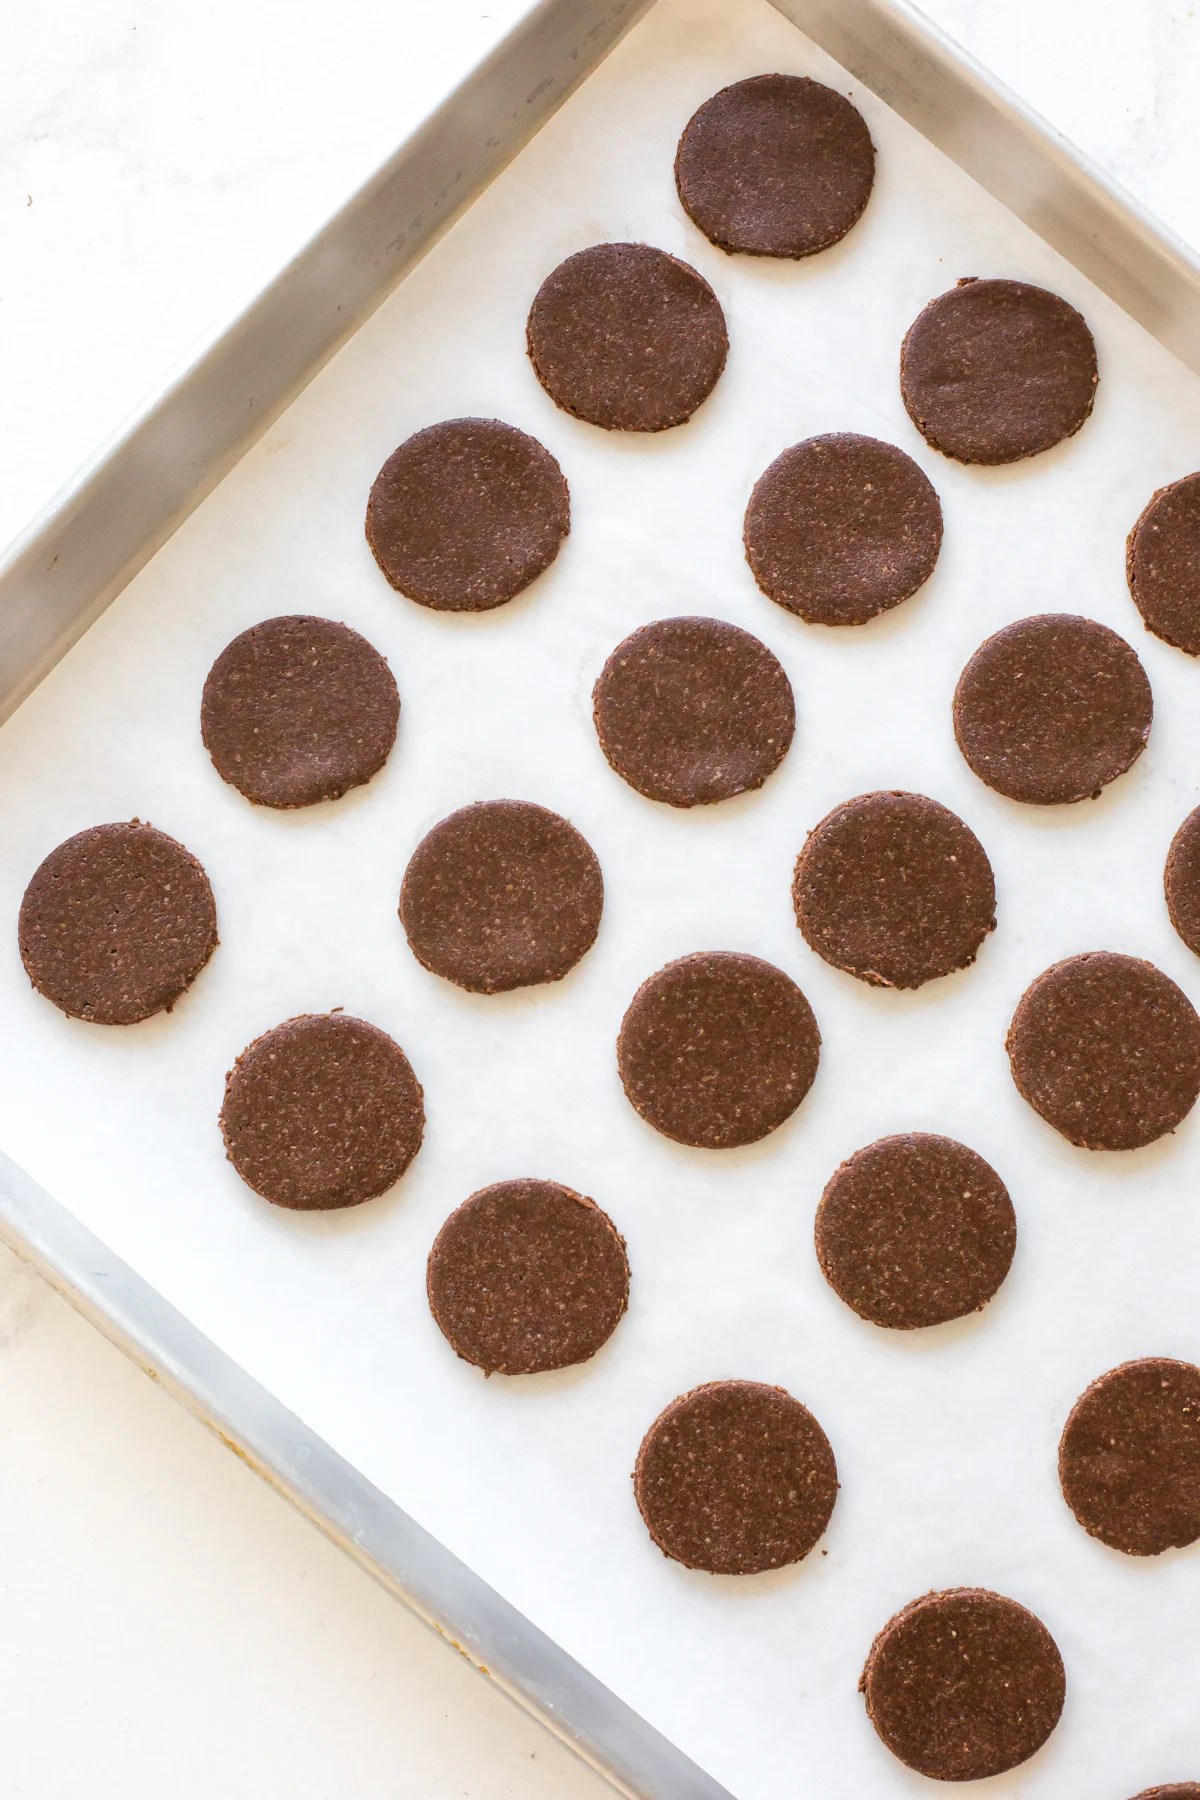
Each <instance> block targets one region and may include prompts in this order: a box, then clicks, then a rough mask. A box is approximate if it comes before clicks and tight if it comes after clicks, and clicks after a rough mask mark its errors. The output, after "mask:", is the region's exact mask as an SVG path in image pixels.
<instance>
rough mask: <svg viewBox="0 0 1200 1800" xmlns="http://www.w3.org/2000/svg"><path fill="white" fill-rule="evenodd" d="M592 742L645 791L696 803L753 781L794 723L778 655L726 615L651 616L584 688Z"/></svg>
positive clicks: (756, 783) (757, 782) (784, 744)
mask: <svg viewBox="0 0 1200 1800" xmlns="http://www.w3.org/2000/svg"><path fill="white" fill-rule="evenodd" d="M592 705H593V714H594V718H595V722H596V733H597V736H598V737H599V739H600V748H601V749H602V750H603V752H604V754H605V756H606V757H607V758H608V760H609V762H610V763H611V764H612V766H613V768H614V769H615V770H616V772H617V774H618V775H620V776H622V777H623V778H624V779H625V780H626V781H627V782H628V783H629V785H630V787H635V788H636V789H637V790H638V792H639V794H645V796H646V798H647V799H648V800H663V801H665V802H666V804H667V805H668V806H703V805H706V804H707V803H708V802H710V801H714V800H728V799H730V798H731V796H732V795H734V794H744V793H745V792H746V791H747V789H749V788H759V787H761V786H762V784H763V782H764V781H765V780H766V779H767V776H768V775H771V774H773V773H774V771H775V770H776V769H777V768H778V767H779V764H780V763H781V762H782V761H783V758H784V757H785V756H786V755H787V752H788V749H789V747H790V745H791V742H792V736H793V733H794V732H795V729H796V704H795V701H794V699H793V697H792V687H791V683H790V682H789V680H788V678H787V676H786V674H785V673H784V670H783V665H782V664H781V663H780V662H779V660H778V658H777V657H775V656H774V655H772V653H771V651H770V650H768V649H767V647H766V645H765V644H760V643H759V641H758V639H757V638H756V637H751V636H750V633H749V632H748V631H740V630H739V629H738V627H737V626H736V625H729V624H727V623H726V622H725V620H724V619H659V620H657V622H656V623H655V624H653V625H643V627H642V629H641V630H640V631H635V632H634V633H633V635H632V636H631V637H627V638H626V639H625V641H624V643H622V644H618V645H617V648H616V649H615V650H614V651H613V653H612V655H611V656H610V657H609V659H608V661H607V662H606V663H605V665H604V668H603V669H602V670H601V673H600V679H599V680H598V681H597V683H596V686H595V689H594V691H593V694H592Z"/></svg>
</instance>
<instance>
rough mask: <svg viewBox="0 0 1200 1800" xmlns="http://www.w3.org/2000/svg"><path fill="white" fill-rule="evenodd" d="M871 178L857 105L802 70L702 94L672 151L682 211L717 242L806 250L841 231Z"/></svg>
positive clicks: (853, 218)
mask: <svg viewBox="0 0 1200 1800" xmlns="http://www.w3.org/2000/svg"><path fill="white" fill-rule="evenodd" d="M874 180H875V146H874V144H873V143H872V142H871V134H870V132H869V131H868V130H867V125H866V120H865V119H864V118H863V116H862V114H861V113H860V112H859V111H858V108H857V107H854V106H851V104H850V102H849V100H846V99H844V98H843V97H842V95H841V94H839V93H836V92H835V91H834V89H833V88H829V87H825V86H824V85H823V84H822V83H821V82H819V81H809V80H808V79H807V77H805V76H802V75H755V76H753V77H751V79H750V80H749V81H735V82H734V84H733V86H732V87H726V88H722V89H721V91H720V93H719V94H714V95H713V97H712V99H711V100H706V101H705V102H704V105H703V106H702V107H700V109H699V111H697V112H694V113H693V114H692V116H691V118H690V119H689V120H688V123H687V125H686V127H685V128H684V133H683V136H682V137H681V138H680V140H679V149H678V151H677V153H676V156H675V185H676V187H677V188H678V189H679V198H680V200H681V201H682V202H683V209H684V211H685V212H686V213H687V214H688V216H689V218H691V219H692V220H693V221H694V223H695V224H697V225H698V226H699V227H700V229H701V231H702V232H703V233H704V235H705V237H706V238H710V239H711V241H712V242H713V243H714V244H718V245H719V246H720V248H721V249H722V250H730V251H741V252H742V253H743V254H744V255H746V256H789V257H800V256H811V255H812V254H813V253H814V251H817V250H826V249H828V247H829V245H830V244H836V243H837V242H838V240H839V238H844V237H845V235H846V233H847V232H848V231H849V230H850V227H851V226H852V225H854V224H856V223H857V221H858V220H859V218H861V216H862V212H863V208H864V207H865V206H866V204H867V201H868V200H869V199H870V197H871V187H872V184H873V183H874Z"/></svg>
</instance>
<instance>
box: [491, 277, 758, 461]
mask: <svg viewBox="0 0 1200 1800" xmlns="http://www.w3.org/2000/svg"><path fill="white" fill-rule="evenodd" d="M526 338H527V346H528V350H529V360H530V361H531V362H532V364H533V367H534V372H535V374H536V375H537V378H538V380H539V381H540V382H541V384H542V386H543V387H544V388H545V390H546V392H547V393H548V394H549V396H550V398H551V399H552V400H553V401H554V403H555V405H556V406H561V407H562V409H563V411H564V412H569V413H573V414H574V416H575V417H576V418H577V419H583V420H585V421H586V422H587V423H588V424H589V425H602V426H604V427H605V429H606V430H609V431H665V430H667V429H668V427H670V426H672V425H682V424H683V423H684V422H685V421H686V420H687V419H690V418H691V416H692V414H693V413H694V412H695V410H696V408H697V407H698V406H699V405H700V403H701V402H702V401H703V400H707V398H708V396H709V394H710V393H711V392H712V390H713V388H714V387H715V386H716V383H717V378H718V376H719V375H720V373H721V370H722V369H723V368H724V367H725V358H726V355H727V354H728V351H729V334H728V332H727V331H726V329H725V315H724V313H723V312H722V311H721V303H720V301H719V300H718V299H717V296H716V295H715V294H714V293H713V291H712V289H711V288H710V287H709V285H708V283H707V281H705V279H704V277H703V276H702V275H699V274H697V272H696V270H695V269H693V268H692V267H691V266H690V264H688V263H685V262H680V261H679V260H678V258H676V257H674V256H668V255H667V253H666V251H665V250H655V249H653V248H652V247H651V246H650V245H649V244H593V245H592V246H591V248H590V249H588V250H579V251H577V252H576V254H575V255H574V256H568V257H567V259H566V261H565V262H561V263H559V265H558V267H557V268H556V269H553V270H552V271H551V272H550V274H549V275H547V277H546V279H545V281H543V283H542V285H541V287H540V288H539V289H538V291H537V294H536V296H535V298H534V302H533V305H532V307H531V308H530V312H529V324H528V327H527V332H526Z"/></svg>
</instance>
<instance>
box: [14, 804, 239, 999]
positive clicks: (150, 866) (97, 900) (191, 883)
mask: <svg viewBox="0 0 1200 1800" xmlns="http://www.w3.org/2000/svg"><path fill="white" fill-rule="evenodd" d="M17 941H18V944H19V945H20V950H21V961H22V962H23V963H24V964H25V973H26V974H27V975H28V976H29V979H30V981H32V983H33V985H34V987H35V988H37V990H38V992H39V993H42V994H45V996H46V998H47V1000H52V1001H53V1002H54V1004H55V1006H57V1007H58V1008H59V1010H60V1011H61V1012H65V1013H69V1014H70V1016H71V1017H72V1018H73V1019H88V1020H90V1021H92V1022H93V1023H94V1024H97V1025H136V1024H137V1022H138V1021H139V1020H140V1019H148V1018H149V1017H150V1016H151V1014H152V1013H157V1012H170V1010H171V1008H172V1007H173V1006H174V1004H175V1002H176V1001H177V1000H178V998H179V996H180V995H181V994H182V993H183V992H184V990H185V989H187V988H189V987H191V985H192V983H193V981H195V979H196V977H197V975H198V974H199V973H200V971H201V969H202V968H203V967H204V965H205V963H206V962H207V961H208V959H209V957H210V956H211V955H212V953H213V951H214V950H215V949H216V947H217V909H216V906H215V905H214V903H213V894H212V888H211V887H210V886H209V884H208V876H207V875H206V874H205V873H204V870H203V869H202V868H201V867H200V864H199V863H198V862H197V861H196V858H195V857H194V856H193V855H192V854H191V852H190V851H189V850H185V849H184V847H183V845H182V844H177V843H176V842H175V839H174V838H170V837H167V836H166V834H165V832H162V831H155V829H154V827H153V826H152V825H143V824H142V822H141V821H140V820H139V819H133V820H131V821H130V822H129V824H127V825H93V826H91V827H90V829H89V830H87V831H81V832H79V833H78V835H77V836H75V837H71V838H68V839H67V840H66V842H65V843H62V844H60V845H59V846H58V848H57V849H56V850H52V851H51V852H50V854H49V856H48V857H47V858H46V859H45V861H44V862H43V863H41V864H40V865H39V867H38V868H37V870H36V871H35V873H34V876H33V879H32V881H31V882H30V883H29V886H28V887H27V888H26V889H25V898H24V899H23V900H22V902H21V914H20V919H19V922H18V925H17Z"/></svg>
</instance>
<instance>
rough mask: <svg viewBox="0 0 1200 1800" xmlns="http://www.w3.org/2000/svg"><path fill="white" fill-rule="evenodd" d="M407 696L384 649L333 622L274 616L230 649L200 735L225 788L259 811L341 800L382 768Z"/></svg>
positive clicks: (214, 681)
mask: <svg viewBox="0 0 1200 1800" xmlns="http://www.w3.org/2000/svg"><path fill="white" fill-rule="evenodd" d="M399 717H400V696H399V694H398V693H397V692H396V683H395V682H394V681H393V679H392V672H391V670H390V669H389V668H388V666H387V664H386V662H384V660H383V658H382V656H380V654H379V652H378V650H375V649H373V648H372V646H371V645H370V644H368V642H367V640H366V638H363V637H359V635H358V633H357V631H351V629H350V627H349V626H348V625H337V624H335V623H334V621H333V620H332V619H311V618H304V617H289V618H281V619H264V620H263V622H262V624H261V625H252V626H251V627H250V629H249V631H243V632H242V634H241V636H240V637H235V638H234V640H233V642H232V643H231V644H229V645H228V646H227V647H226V648H225V649H224V650H222V652H221V654H220V656H218V658H217V660H216V662H215V663H214V664H213V666H212V669H211V670H210V671H209V676H208V680H207V681H206V682H205V683H204V697H203V699H202V701H201V703H200V735H201V737H202V738H203V739H204V748H205V749H206V750H207V751H208V754H209V755H210V756H211V757H212V759H213V764H214V766H215V768H216V771H217V774H218V775H220V777H221V779H222V780H223V781H228V782H229V783H230V784H231V786H233V787H235V788H237V789H238V790H239V791H240V792H241V793H243V794H245V796H246V798H247V800H253V801H254V802H255V803H256V804H257V805H259V806H281V807H289V806H313V805H315V804H316V802H317V801H318V800H337V799H338V798H339V797H340V796H341V795H342V794H344V793H345V792H346V791H347V789H349V788H353V787H361V786H362V784H363V783H364V782H366V781H370V779H371V777H372V775H375V774H377V773H378V772H379V770H380V769H382V767H383V765H384V763H385V762H386V761H387V759H388V752H389V751H390V750H391V748H392V745H393V744H394V743H395V741H396V724H397V721H398V720H399Z"/></svg>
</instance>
